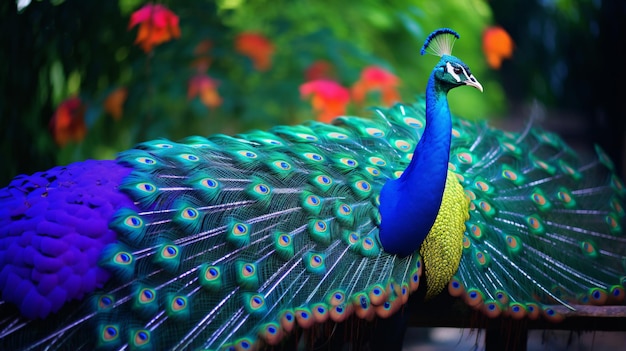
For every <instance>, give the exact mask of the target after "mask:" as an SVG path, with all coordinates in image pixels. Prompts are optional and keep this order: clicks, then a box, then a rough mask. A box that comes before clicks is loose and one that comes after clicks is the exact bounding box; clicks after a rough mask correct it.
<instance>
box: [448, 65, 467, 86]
mask: <svg viewBox="0 0 626 351" xmlns="http://www.w3.org/2000/svg"><path fill="white" fill-rule="evenodd" d="M459 68H460V69H461V70H462V71H463V75H464V76H465V77H466V78H468V79H469V77H470V75H469V74H467V71H465V68H463V67H459ZM446 70H447V71H448V73H450V75H451V76H452V77H454V79H456V81H457V82H460V81H461V76H459V75H458V74H456V73H454V67H453V66H452V65H451V64H450V62H446ZM463 80H465V79H463Z"/></svg>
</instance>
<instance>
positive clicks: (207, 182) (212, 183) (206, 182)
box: [200, 178, 219, 189]
mask: <svg viewBox="0 0 626 351" xmlns="http://www.w3.org/2000/svg"><path fill="white" fill-rule="evenodd" d="M200 184H202V186H204V187H206V188H209V189H215V188H217V185H218V184H219V183H218V182H217V181H216V180H215V179H211V178H204V179H202V180H201V181H200Z"/></svg>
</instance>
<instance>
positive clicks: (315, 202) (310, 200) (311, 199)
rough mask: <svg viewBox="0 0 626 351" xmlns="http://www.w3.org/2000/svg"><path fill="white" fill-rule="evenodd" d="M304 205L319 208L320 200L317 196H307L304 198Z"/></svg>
mask: <svg viewBox="0 0 626 351" xmlns="http://www.w3.org/2000/svg"><path fill="white" fill-rule="evenodd" d="M306 203H307V204H308V205H311V206H319V205H321V203H322V200H320V198H319V197H318V196H317V195H309V196H307V197H306Z"/></svg>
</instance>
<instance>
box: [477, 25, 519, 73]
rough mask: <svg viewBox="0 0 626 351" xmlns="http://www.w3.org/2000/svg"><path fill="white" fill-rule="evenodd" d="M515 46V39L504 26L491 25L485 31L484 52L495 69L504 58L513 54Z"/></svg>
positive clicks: (488, 62)
mask: <svg viewBox="0 0 626 351" xmlns="http://www.w3.org/2000/svg"><path fill="white" fill-rule="evenodd" d="M514 46H515V44H514V43H513V39H511V36H510V35H509V33H507V31H505V30H504V29H503V28H502V27H498V26H495V27H489V28H487V29H486V30H485V31H484V32H483V52H484V53H485V57H486V58H487V64H489V67H491V68H493V69H499V68H500V66H501V65H502V60H503V59H508V58H511V57H512V56H513V47H514Z"/></svg>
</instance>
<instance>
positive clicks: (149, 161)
mask: <svg viewBox="0 0 626 351" xmlns="http://www.w3.org/2000/svg"><path fill="white" fill-rule="evenodd" d="M135 160H136V161H137V162H139V163H143V164H145V165H153V164H156V160H155V159H153V158H150V157H137V158H135Z"/></svg>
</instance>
